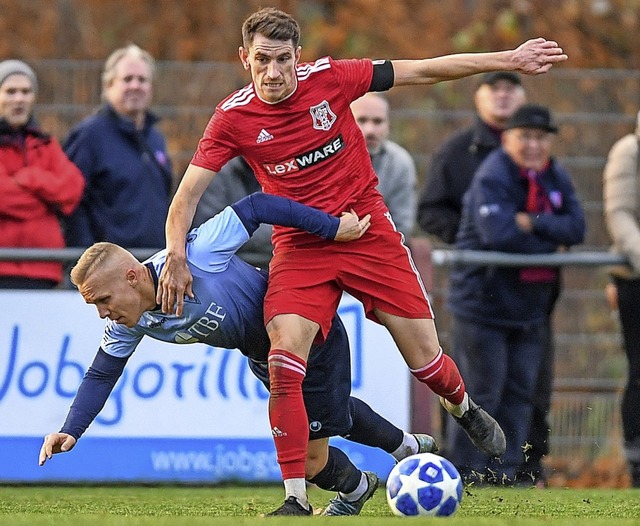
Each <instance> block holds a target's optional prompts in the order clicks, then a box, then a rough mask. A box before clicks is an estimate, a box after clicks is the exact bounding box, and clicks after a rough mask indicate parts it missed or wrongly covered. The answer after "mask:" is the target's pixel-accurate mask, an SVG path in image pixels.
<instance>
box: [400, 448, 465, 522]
mask: <svg viewBox="0 0 640 526" xmlns="http://www.w3.org/2000/svg"><path fill="white" fill-rule="evenodd" d="M460 501H462V479H461V478H460V473H458V470H457V469H456V468H455V466H454V465H453V464H452V463H451V462H449V461H448V460H447V459H446V458H443V457H441V456H439V455H434V454H433V453H420V454H418V455H412V456H410V457H407V458H405V459H403V460H401V461H400V462H398V464H396V465H395V466H394V468H393V469H392V470H391V473H389V478H388V479H387V502H388V503H389V507H390V508H391V511H393V513H394V514H395V515H398V516H400V517H412V516H417V515H429V516H439V517H447V516H449V515H453V514H454V513H455V512H456V510H457V509H458V506H460Z"/></svg>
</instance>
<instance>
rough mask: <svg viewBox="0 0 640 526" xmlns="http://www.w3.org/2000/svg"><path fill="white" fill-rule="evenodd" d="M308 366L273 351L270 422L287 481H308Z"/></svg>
mask: <svg viewBox="0 0 640 526" xmlns="http://www.w3.org/2000/svg"><path fill="white" fill-rule="evenodd" d="M306 373H307V363H306V362H305V361H304V360H303V359H302V358H299V357H298V356H296V355H295V354H293V353H290V352H288V351H283V350H281V349H272V350H271V351H269V382H270V384H271V395H270V397H269V421H270V423H271V433H272V435H273V440H274V443H275V446H276V452H277V455H278V464H280V470H281V471H282V478H283V480H287V479H291V478H304V476H305V469H304V468H305V462H306V459H307V442H308V441H309V425H308V423H307V410H306V409H305V407H304V400H303V398H302V380H304V377H305V374H306Z"/></svg>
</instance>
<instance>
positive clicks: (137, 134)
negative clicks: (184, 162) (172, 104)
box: [64, 44, 172, 249]
mask: <svg viewBox="0 0 640 526" xmlns="http://www.w3.org/2000/svg"><path fill="white" fill-rule="evenodd" d="M153 70H154V61H153V58H152V57H151V55H149V53H147V52H146V51H144V50H142V49H140V48H139V47H138V46H136V45H133V44H132V45H129V46H127V47H124V48H121V49H118V50H116V51H114V52H113V53H112V54H111V56H110V57H109V58H108V59H107V61H106V63H105V67H104V71H103V73H102V86H103V98H104V100H105V104H104V106H103V107H102V108H101V109H100V110H99V111H98V112H97V113H95V114H94V115H91V116H89V117H87V118H86V119H85V120H83V121H82V122H81V123H80V124H78V125H77V126H76V127H75V128H74V129H73V130H71V132H70V134H69V136H68V137H67V140H66V141H65V144H64V150H65V153H66V154H67V155H68V156H69V158H70V159H71V160H72V161H73V162H74V164H76V166H78V168H80V170H81V171H82V174H83V175H84V177H85V181H86V186H85V191H84V196H83V198H82V202H81V203H80V206H79V207H78V209H77V210H76V212H75V213H74V214H73V216H71V218H70V219H69V221H68V224H67V228H66V237H67V245H69V246H76V247H77V246H80V247H87V246H89V245H91V244H93V243H95V242H98V241H109V242H111V243H116V244H118V245H121V246H123V247H127V248H158V249H159V248H162V247H164V245H165V239H164V222H165V220H166V218H167V211H168V210H169V201H170V198H171V188H172V171H171V163H170V160H169V156H168V154H167V147H166V144H165V139H164V137H163V136H162V134H161V133H160V131H159V130H158V129H157V128H156V126H155V125H156V122H157V120H158V118H157V117H156V116H155V115H153V114H152V113H151V112H150V111H149V104H150V102H151V95H152V80H153Z"/></svg>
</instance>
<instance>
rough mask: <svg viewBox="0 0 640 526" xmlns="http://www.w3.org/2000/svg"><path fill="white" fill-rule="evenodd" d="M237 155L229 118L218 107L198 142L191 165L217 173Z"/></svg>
mask: <svg viewBox="0 0 640 526" xmlns="http://www.w3.org/2000/svg"><path fill="white" fill-rule="evenodd" d="M237 155H238V153H236V145H235V141H234V140H233V133H232V130H231V123H230V122H229V116H228V114H227V113H225V112H224V111H222V110H221V109H220V105H218V106H217V107H216V110H215V112H214V113H213V115H212V116H211V119H209V123H208V124H207V127H206V128H205V130H204V133H203V135H202V138H201V139H200V141H199V142H198V148H197V149H196V153H195V154H194V155H193V158H192V159H191V164H194V165H196V166H199V167H201V168H206V169H207V170H212V171H214V172H219V171H220V169H221V168H222V167H223V166H224V165H225V164H226V163H227V161H230V160H231V159H233V158H234V157H237Z"/></svg>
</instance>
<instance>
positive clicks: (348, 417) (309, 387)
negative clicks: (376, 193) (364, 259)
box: [40, 194, 435, 514]
mask: <svg viewBox="0 0 640 526" xmlns="http://www.w3.org/2000/svg"><path fill="white" fill-rule="evenodd" d="M260 223H271V224H281V225H285V226H293V227H296V228H300V229H304V230H307V231H309V232H312V233H314V234H317V235H319V236H322V237H324V238H326V239H336V240H344V241H348V240H353V239H357V238H358V237H359V236H360V235H361V233H362V231H363V230H366V222H365V223H362V220H358V219H357V218H355V219H354V217H348V216H347V215H345V216H343V217H342V218H340V219H339V218H337V217H333V216H330V215H328V214H325V213H324V212H320V211H318V210H315V209H312V208H309V207H306V206H304V205H300V204H298V203H295V202H293V201H290V200H288V199H285V198H282V197H275V196H269V195H266V194H253V195H251V196H248V197H246V198H244V199H242V200H241V201H239V202H238V203H236V204H234V205H232V206H230V207H227V208H225V209H224V210H223V211H222V212H220V213H219V214H218V215H216V216H215V217H213V218H212V219H210V220H208V221H207V222H205V223H204V224H202V225H201V226H200V227H198V228H195V229H193V230H192V231H191V232H190V233H189V234H188V236H187V242H186V247H187V258H188V264H189V267H190V270H191V272H192V273H193V287H192V291H193V297H192V298H189V297H186V298H185V307H184V310H183V314H182V316H180V317H177V316H175V315H169V314H163V313H162V311H161V310H160V308H159V307H158V306H157V305H156V303H155V297H156V291H157V281H158V275H159V274H160V272H161V270H162V267H163V265H164V262H165V254H166V252H165V251H164V250H163V251H160V252H158V253H157V254H155V255H154V256H152V257H151V258H149V259H148V260H147V261H145V262H143V263H140V262H138V261H137V260H136V259H135V258H134V257H133V255H132V254H131V253H129V252H128V251H126V250H125V249H123V248H121V247H119V246H117V245H114V244H112V243H97V244H95V245H93V246H92V247H90V248H89V249H87V250H86V251H85V253H84V254H83V255H82V256H81V258H80V259H79V261H78V263H77V265H76V266H75V267H74V269H73V270H72V272H71V279H72V282H73V283H74V284H75V285H76V286H77V287H78V289H79V291H80V293H81V294H82V295H83V297H84V299H85V301H86V302H87V303H91V304H94V305H95V306H96V308H97V310H98V313H99V315H100V316H101V317H102V318H107V322H106V326H105V331H104V335H103V337H102V341H101V344H100V349H99V350H98V353H97V355H96V357H95V359H94V362H93V364H92V365H91V367H90V368H89V370H88V371H87V374H86V375H85V377H84V379H83V381H82V383H81V385H80V387H79V389H78V393H77V395H76V397H75V399H74V401H73V403H72V405H71V408H70V410H69V414H68V416H67V419H66V421H65V423H64V425H63V427H62V429H61V431H60V432H59V433H52V434H50V435H47V437H45V443H44V444H43V446H42V450H41V452H40V464H41V465H42V464H44V462H45V461H46V459H47V458H50V457H51V455H52V454H53V453H58V452H62V451H69V450H70V449H71V448H72V447H73V446H74V445H75V443H76V441H77V440H78V439H79V438H80V436H82V434H83V433H84V432H85V430H86V429H87V427H88V426H89V424H90V423H91V422H92V421H93V420H94V419H95V417H96V416H97V415H98V413H99V412H100V410H101V409H102V407H103V406H104V404H105V403H106V400H107V398H108V396H109V394H110V393H111V391H112V389H113V387H114V385H115V383H116V381H117V380H118V378H119V377H120V376H121V374H122V372H123V370H124V367H125V365H126V363H127V360H128V359H129V357H130V356H131V355H132V354H133V352H134V351H135V349H136V347H137V345H138V344H139V342H140V340H141V339H142V338H143V337H144V336H150V337H152V338H154V339H157V340H162V341H166V342H173V343H177V344H188V343H195V342H201V343H205V344H208V345H212V346H215V347H223V348H228V349H234V348H237V349H238V350H240V352H242V353H243V354H244V355H246V356H247V357H248V358H249V365H250V367H251V369H252V371H253V372H254V374H255V375H256V376H257V377H258V378H259V379H260V380H261V381H262V382H263V383H264V384H265V385H266V386H267V388H268V387H269V385H268V381H269V375H268V369H267V356H268V353H269V347H270V345H269V338H268V335H267V332H266V330H265V328H264V320H263V300H264V296H265V293H266V290H267V280H268V274H267V272H266V271H265V270H262V269H258V268H256V267H253V266H251V265H249V264H248V263H245V262H244V261H242V260H241V259H240V258H238V257H237V256H236V255H235V252H236V251H237V250H238V248H239V247H240V246H242V244H243V243H245V242H246V241H247V240H248V239H249V237H250V236H251V234H252V233H253V232H254V231H255V230H256V229H257V227H258V226H259V225H260ZM350 389H351V369H350V353H349V342H348V338H347V333H346V330H345V328H344V326H343V324H342V321H341V320H340V318H339V317H338V316H336V317H335V318H334V320H333V326H332V329H331V331H330V333H329V336H328V337H327V339H326V340H325V342H324V343H323V344H322V345H317V346H314V347H313V350H312V352H311V354H310V357H309V362H308V367H307V375H306V378H305V380H304V383H303V395H304V400H305V405H306V408H307V414H308V418H309V423H310V424H309V440H310V445H309V459H308V462H307V478H308V479H309V480H310V481H311V482H313V483H315V484H316V485H318V486H319V487H322V488H325V489H334V490H336V489H337V490H338V491H339V498H338V501H336V502H337V503H333V501H332V503H333V504H330V506H329V507H328V508H327V509H328V510H334V511H335V509H338V510H342V511H345V510H346V511H347V512H348V513H346V514H357V513H359V511H360V509H361V508H362V505H363V504H364V502H365V501H366V500H367V499H368V498H369V497H370V496H371V495H372V494H373V491H374V490H375V486H376V485H377V477H376V476H375V474H372V473H363V472H361V471H360V470H358V469H357V468H356V467H355V466H354V465H353V464H352V463H351V461H350V460H349V459H348V458H347V456H346V455H345V454H344V453H342V452H341V451H340V450H339V449H337V448H335V447H333V446H329V445H328V438H329V437H330V436H336V435H341V436H345V437H347V438H349V439H350V440H354V441H357V442H360V443H363V444H367V445H371V446H374V447H380V448H382V449H384V450H385V451H387V452H389V453H391V454H392V455H394V457H395V458H397V459H398V460H399V459H401V458H404V457H405V456H407V455H409V454H412V453H416V452H418V451H421V452H422V451H433V450H435V444H434V442H433V439H432V438H431V437H429V436H428V435H411V434H408V433H405V432H403V431H402V430H400V429H398V428H397V427H395V426H394V425H393V424H391V423H390V422H388V421H386V420H385V419H383V418H382V417H381V416H380V415H378V414H377V413H375V412H374V411H373V410H372V409H371V408H370V407H369V406H368V405H367V404H365V403H364V402H362V401H361V400H358V399H356V398H354V397H350ZM342 495H346V496H347V497H345V498H343V497H342ZM349 497H351V498H352V500H351V501H349V500H345V499H346V498H349ZM354 497H355V498H354ZM333 500H334V501H335V500H336V499H333ZM345 503H346V504H347V506H346V508H345V506H344V504H345ZM336 506H337V508H336ZM329 514H333V513H329ZM340 514H342V513H340Z"/></svg>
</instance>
